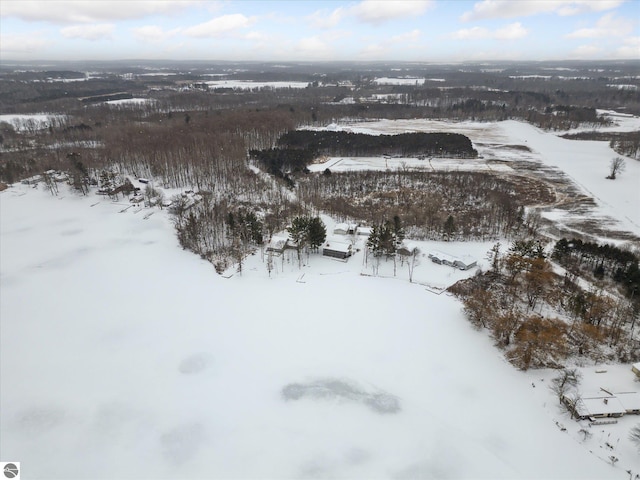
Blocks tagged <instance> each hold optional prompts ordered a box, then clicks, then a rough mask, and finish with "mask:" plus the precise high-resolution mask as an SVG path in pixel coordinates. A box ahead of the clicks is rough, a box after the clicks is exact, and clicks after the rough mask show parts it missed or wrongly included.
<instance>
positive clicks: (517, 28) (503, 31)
mask: <svg viewBox="0 0 640 480" xmlns="http://www.w3.org/2000/svg"><path fill="white" fill-rule="evenodd" d="M528 34H529V31H528V30H527V29H526V28H524V27H523V26H522V24H521V23H520V22H516V23H511V24H509V25H507V26H505V27H502V28H499V29H497V30H493V31H492V30H489V29H487V28H483V27H472V28H463V29H461V30H458V31H456V32H453V33H452V34H451V37H452V38H454V39H456V40H483V39H495V40H517V39H519V38H523V37H526V36H527V35H528Z"/></svg>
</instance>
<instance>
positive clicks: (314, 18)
mask: <svg viewBox="0 0 640 480" xmlns="http://www.w3.org/2000/svg"><path fill="white" fill-rule="evenodd" d="M346 13H347V12H346V10H345V9H344V8H342V7H339V8H336V9H335V10H334V11H333V12H331V13H328V11H327V10H318V11H317V12H314V13H313V14H311V15H309V16H308V17H307V20H308V21H309V22H310V23H311V25H312V26H313V27H315V28H333V27H335V26H336V25H338V23H340V20H342V19H343V18H344V16H345V15H346Z"/></svg>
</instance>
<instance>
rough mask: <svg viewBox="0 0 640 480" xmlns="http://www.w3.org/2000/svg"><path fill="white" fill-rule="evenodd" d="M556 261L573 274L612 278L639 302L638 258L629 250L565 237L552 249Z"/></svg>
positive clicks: (639, 269) (639, 271)
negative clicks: (589, 273)
mask: <svg viewBox="0 0 640 480" xmlns="http://www.w3.org/2000/svg"><path fill="white" fill-rule="evenodd" d="M553 259H554V260H556V261H557V262H558V263H559V264H560V265H562V266H563V267H565V268H566V269H567V270H570V271H572V272H576V273H577V272H581V273H586V272H591V273H592V274H593V277H595V278H597V279H602V278H604V277H607V278H610V279H612V280H614V281H615V282H617V283H619V284H620V285H621V286H622V287H623V289H624V292H625V294H626V295H627V296H628V297H629V298H636V299H637V300H638V299H640V268H639V265H638V257H637V256H636V255H635V254H633V253H632V252H630V251H628V250H623V249H620V248H618V247H615V246H613V245H609V244H605V245H599V244H597V243H592V242H584V241H582V240H580V239H572V240H568V239H566V238H562V239H560V240H558V242H557V243H556V245H555V247H554V249H553Z"/></svg>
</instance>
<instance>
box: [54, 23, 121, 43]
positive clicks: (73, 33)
mask: <svg viewBox="0 0 640 480" xmlns="http://www.w3.org/2000/svg"><path fill="white" fill-rule="evenodd" d="M115 28H116V26H115V25H113V24H110V23H101V24H96V25H73V26H71V27H65V28H63V29H62V30H60V33H61V34H62V36H63V37H66V38H82V39H84V40H105V39H109V38H111V36H112V35H113V31H114V30H115Z"/></svg>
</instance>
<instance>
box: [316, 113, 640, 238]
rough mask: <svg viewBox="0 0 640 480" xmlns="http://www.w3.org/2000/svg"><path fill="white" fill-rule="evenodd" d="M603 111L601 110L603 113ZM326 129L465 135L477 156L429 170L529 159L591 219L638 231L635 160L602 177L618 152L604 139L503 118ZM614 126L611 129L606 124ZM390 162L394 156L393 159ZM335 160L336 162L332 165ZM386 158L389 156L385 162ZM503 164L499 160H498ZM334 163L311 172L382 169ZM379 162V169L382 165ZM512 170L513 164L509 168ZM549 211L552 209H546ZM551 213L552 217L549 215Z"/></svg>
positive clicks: (627, 122) (627, 124)
mask: <svg viewBox="0 0 640 480" xmlns="http://www.w3.org/2000/svg"><path fill="white" fill-rule="evenodd" d="M603 113H604V112H603ZM616 121H619V122H621V126H620V127H618V128H621V129H626V128H632V125H637V126H638V127H640V119H638V118H637V117H628V116H624V115H622V116H619V117H616ZM325 128H326V129H329V130H345V131H351V132H354V133H367V134H371V135H383V134H387V135H388V134H398V133H405V132H452V133H461V134H463V135H466V136H467V137H469V138H470V139H471V141H472V142H473V146H474V148H476V150H478V154H479V157H481V158H479V159H477V160H460V161H456V160H454V162H453V163H450V162H451V160H447V159H443V160H442V162H443V163H439V162H440V160H439V159H431V164H432V167H433V169H434V170H447V169H448V170H458V169H459V170H476V169H480V170H481V169H483V168H486V169H488V170H492V171H505V172H508V171H509V170H507V169H508V168H509V166H510V165H515V164H516V162H534V163H537V164H538V165H541V166H545V167H551V168H553V169H555V171H556V172H558V174H560V175H563V176H566V178H568V179H569V180H571V181H572V182H573V183H574V184H575V185H576V186H577V187H578V188H579V190H580V191H581V192H582V193H583V194H584V195H587V196H589V197H591V198H593V199H594V200H595V202H596V207H595V208H593V209H592V211H591V212H590V214H589V217H590V218H592V219H594V220H595V221H596V222H600V223H603V224H608V225H609V226H610V227H612V226H615V228H617V229H620V230H622V231H627V232H631V233H633V234H635V235H640V209H639V208H638V205H640V189H638V179H639V178H640V162H637V161H635V160H632V159H626V170H625V171H624V173H622V174H621V175H620V176H618V178H617V179H616V180H607V179H605V177H606V176H607V175H608V174H609V163H610V161H611V159H612V158H614V157H617V156H619V155H618V154H617V153H616V152H614V151H613V150H612V149H611V148H610V147H609V143H608V142H605V141H588V140H569V139H565V138H561V137H559V136H558V135H560V134H561V133H566V132H555V133H550V132H546V131H543V130H541V129H538V128H536V127H534V126H532V125H530V124H528V123H524V122H519V121H514V120H508V121H504V122H486V123H480V122H471V121H465V122H449V121H443V120H425V119H411V120H379V121H372V122H341V123H340V124H332V125H329V126H328V127H325ZM610 128H614V127H610ZM393 160H394V161H396V159H393ZM397 160H398V163H397V164H396V165H397V166H396V168H391V169H392V170H395V169H397V168H402V162H403V161H404V162H405V164H406V165H411V166H412V167H413V166H415V165H420V164H424V161H420V160H418V159H413V160H412V161H409V160H407V159H397ZM336 161H337V163H336ZM390 162H391V159H390V160H389V163H390ZM502 162H504V163H502ZM333 163H335V164H336V165H335V167H332V166H331V165H332V164H331V163H330V162H328V163H327V164H322V168H320V167H319V166H318V165H313V166H312V167H313V169H315V171H318V170H324V168H327V167H328V168H329V169H331V170H334V168H337V169H338V170H339V169H341V168H342V169H345V170H347V169H350V170H355V169H365V168H369V167H371V168H375V169H386V168H387V162H386V160H385V159H384V158H379V159H378V160H377V161H371V160H369V159H361V158H357V159H349V160H346V159H334V162H333ZM383 164H384V168H383V167H382V165H383ZM513 168H514V169H515V167H513ZM551 211H552V212H554V210H551ZM551 215H557V214H555V213H551ZM562 215H564V218H565V220H567V221H576V220H580V219H584V218H585V214H584V212H577V213H575V214H573V213H571V212H570V213H567V212H565V211H563V212H562Z"/></svg>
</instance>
